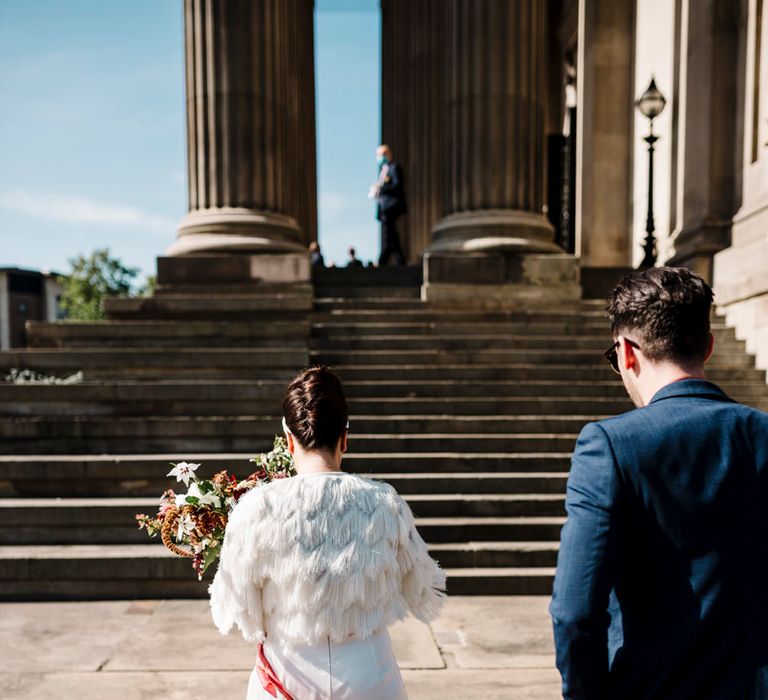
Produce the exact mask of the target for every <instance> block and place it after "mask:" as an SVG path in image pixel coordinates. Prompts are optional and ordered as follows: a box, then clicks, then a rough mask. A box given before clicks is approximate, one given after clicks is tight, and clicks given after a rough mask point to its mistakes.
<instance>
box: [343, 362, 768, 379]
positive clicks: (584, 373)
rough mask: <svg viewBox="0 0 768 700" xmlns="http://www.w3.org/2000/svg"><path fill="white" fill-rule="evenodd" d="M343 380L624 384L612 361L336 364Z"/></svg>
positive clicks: (714, 370)
mask: <svg viewBox="0 0 768 700" xmlns="http://www.w3.org/2000/svg"><path fill="white" fill-rule="evenodd" d="M334 369H335V370H336V371H337V372H338V373H339V376H340V377H341V378H342V380H343V381H345V382H347V381H374V380H376V381H391V380H393V379H398V380H402V381H405V380H408V381H419V380H437V379H440V380H443V379H451V380H465V381H466V380H470V379H472V380H478V379H485V380H494V381H496V380H505V379H506V380H513V379H514V380H531V378H532V377H536V378H539V379H541V378H542V375H546V378H548V379H550V380H562V379H567V380H579V379H581V380H583V379H589V380H594V379H596V378H598V377H600V378H602V379H604V380H609V379H610V380H613V381H614V383H616V384H621V380H620V379H619V378H618V377H617V376H616V375H615V374H614V373H613V372H612V371H611V369H610V367H609V366H608V363H607V362H606V363H605V365H604V366H603V367H602V368H601V367H597V368H596V367H592V366H576V365H564V364H559V365H554V364H553V365H546V366H541V365H536V364H509V363H506V362H505V363H500V364H480V363H472V364H469V363H465V364H454V365H450V364H445V365H440V366H430V365H422V364H416V365H409V364H400V363H398V364H396V365H388V364H380V365H377V364H372V365H338V364H337V365H335V366H334ZM707 378H708V379H710V380H711V381H713V382H716V383H717V382H724V381H742V380H745V381H750V382H755V383H765V371H763V370H758V369H755V368H754V367H712V366H709V365H707Z"/></svg>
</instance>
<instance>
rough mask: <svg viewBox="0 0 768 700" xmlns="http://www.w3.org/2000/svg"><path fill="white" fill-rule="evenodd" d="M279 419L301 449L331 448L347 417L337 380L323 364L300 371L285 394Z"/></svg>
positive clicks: (345, 403)
mask: <svg viewBox="0 0 768 700" xmlns="http://www.w3.org/2000/svg"><path fill="white" fill-rule="evenodd" d="M283 417H284V418H285V422H286V425H287V426H288V429H289V430H290V431H291V433H292V434H293V436H294V438H296V440H298V442H299V444H300V445H301V446H302V447H303V448H304V449H305V450H321V449H323V448H328V449H331V450H333V449H335V447H336V445H337V444H338V442H339V439H340V438H341V436H342V435H343V434H344V431H345V430H346V428H347V420H348V418H349V413H348V410H347V400H346V399H345V398H344V392H343V390H342V388H341V382H340V381H339V378H338V377H337V376H336V375H335V374H334V373H333V371H332V370H331V369H330V368H329V367H325V366H324V365H319V366H316V367H308V368H307V369H305V370H302V372H300V373H299V375H298V376H297V377H296V378H295V379H293V381H292V382H291V383H290V384H289V385H288V389H287V390H286V392H285V397H284V398H283Z"/></svg>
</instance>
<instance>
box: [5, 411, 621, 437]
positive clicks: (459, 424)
mask: <svg viewBox="0 0 768 700" xmlns="http://www.w3.org/2000/svg"><path fill="white" fill-rule="evenodd" d="M607 417H609V416H608V415H598V414H594V413H591V414H584V415H518V416H499V415H487V416H482V415H481V416H458V415H456V416H439V415H438V416H429V415H416V416H414V415H391V416H381V415H357V416H352V418H351V420H350V423H351V426H352V427H351V431H352V432H351V433H350V439H351V440H354V439H355V435H356V434H380V433H392V434H399V435H403V436H412V435H414V434H419V435H421V434H434V433H451V432H455V433H464V434H474V433H479V434H487V433H505V434H506V433H578V432H579V431H580V430H581V428H582V427H583V426H584V425H586V424H587V423H589V422H590V421H596V420H601V419H602V418H607ZM278 434H282V427H281V425H280V415H279V414H277V415H274V414H273V415H271V416H114V417H113V416H74V417H73V416H19V417H17V416H11V417H1V418H0V438H1V439H6V440H14V439H25V438H40V439H46V438H71V437H78V438H84V439H87V438H89V437H110V436H112V437H118V438H121V437H138V438H142V437H167V438H169V439H174V438H183V437H189V438H193V437H198V438H201V437H217V436H222V437H227V436H237V437H248V436H252V437H257V436H258V437H269V436H272V435H278Z"/></svg>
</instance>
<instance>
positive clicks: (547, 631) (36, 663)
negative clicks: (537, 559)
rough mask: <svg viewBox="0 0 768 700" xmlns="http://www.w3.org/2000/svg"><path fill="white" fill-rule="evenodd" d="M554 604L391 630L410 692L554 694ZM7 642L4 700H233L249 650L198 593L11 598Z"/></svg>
mask: <svg viewBox="0 0 768 700" xmlns="http://www.w3.org/2000/svg"><path fill="white" fill-rule="evenodd" d="M547 603H548V598H546V597H544V596H534V597H522V596H516V597H460V596H455V597H451V598H449V599H448V601H447V603H446V606H445V609H444V613H443V615H442V616H441V618H440V619H439V620H438V621H436V622H434V623H433V624H431V625H429V626H427V625H423V624H421V623H420V622H418V621H416V620H414V619H413V618H410V619H408V620H407V621H405V622H403V623H399V624H398V625H395V626H394V627H392V628H391V630H390V633H391V636H392V640H393V644H394V647H395V653H396V655H397V658H398V661H399V662H400V667H401V669H402V672H403V677H404V678H405V682H406V685H407V687H408V693H409V697H410V699H411V700H436V699H438V698H439V700H454V699H455V700H459V698H461V699H462V700H463V698H467V697H482V698H485V699H486V700H502V699H503V700H516V699H517V698H519V699H520V700H529V699H530V700H554V699H555V698H559V697H560V693H559V687H560V686H559V678H558V675H557V672H556V671H555V669H554V652H553V647H552V635H551V627H550V622H549V617H548V614H547ZM0 649H2V653H1V654H0V697H2V698H3V699H4V700H43V699H44V698H45V699H46V700H48V699H50V698H52V697H55V698H56V699H57V700H90V699H91V698H92V699H93V700H96V699H97V698H98V700H118V699H119V700H140V699H143V698H150V697H152V698H154V697H162V698H163V699H164V700H175V699H176V698H179V699H181V698H184V700H196V699H198V698H199V699H201V700H203V699H208V698H212V697H215V698H217V700H229V699H230V698H231V699H232V700H236V699H238V698H244V697H245V691H246V687H247V684H248V677H249V675H250V670H251V668H252V665H253V654H254V647H253V646H251V645H249V644H247V643H246V642H244V641H243V640H242V638H241V637H240V636H239V635H235V634H231V635H228V636H221V635H220V634H219V633H218V632H217V630H216V629H215V628H214V626H213V623H212V622H211V619H210V615H209V612H208V606H207V602H206V601H199V600H194V601H193V600H162V601H135V602H134V601H124V602H94V603H5V604H2V605H0Z"/></svg>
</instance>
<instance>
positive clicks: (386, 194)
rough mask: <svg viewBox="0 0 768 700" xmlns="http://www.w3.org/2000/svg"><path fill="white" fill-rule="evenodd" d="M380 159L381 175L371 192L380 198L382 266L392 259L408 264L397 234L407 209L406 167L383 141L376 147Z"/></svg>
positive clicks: (378, 208)
mask: <svg viewBox="0 0 768 700" xmlns="http://www.w3.org/2000/svg"><path fill="white" fill-rule="evenodd" d="M376 159H377V162H378V166H379V178H378V180H377V181H376V184H375V185H374V186H373V187H372V188H371V193H372V195H373V197H374V198H375V199H376V218H377V219H378V220H379V221H381V255H379V266H383V265H386V264H387V263H388V262H389V260H390V258H392V259H394V261H395V263H396V264H397V265H404V264H405V255H403V248H402V246H401V245H400V236H399V235H398V233H397V219H398V217H400V216H402V215H403V214H405V212H406V211H407V206H406V203H405V183H404V181H403V169H402V168H401V167H400V165H398V164H397V163H395V161H394V159H393V156H392V150H391V149H390V148H389V146H387V145H384V144H382V145H381V146H379V147H378V148H377V149H376Z"/></svg>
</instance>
